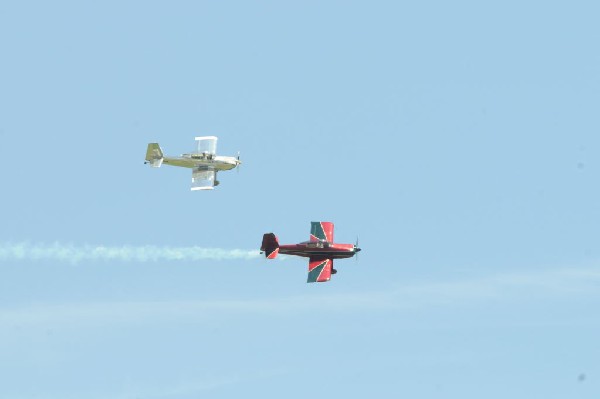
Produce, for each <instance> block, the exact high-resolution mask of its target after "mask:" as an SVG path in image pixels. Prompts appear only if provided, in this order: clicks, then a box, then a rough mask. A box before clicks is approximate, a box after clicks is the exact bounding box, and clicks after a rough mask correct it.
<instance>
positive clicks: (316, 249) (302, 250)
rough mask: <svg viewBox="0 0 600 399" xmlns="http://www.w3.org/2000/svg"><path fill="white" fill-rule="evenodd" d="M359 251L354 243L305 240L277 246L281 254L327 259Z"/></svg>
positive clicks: (345, 256) (343, 256)
mask: <svg viewBox="0 0 600 399" xmlns="http://www.w3.org/2000/svg"><path fill="white" fill-rule="evenodd" d="M359 251H360V248H357V247H356V245H354V244H334V243H330V242H321V241H305V242H301V243H298V244H283V245H280V246H279V253H280V254H282V255H296V256H304V257H306V258H310V257H323V258H329V259H342V258H351V257H353V256H354V254H356V253H357V252H359Z"/></svg>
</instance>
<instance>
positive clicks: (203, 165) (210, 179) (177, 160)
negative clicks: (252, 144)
mask: <svg viewBox="0 0 600 399" xmlns="http://www.w3.org/2000/svg"><path fill="white" fill-rule="evenodd" d="M196 141H197V142H198V151H196V152H192V153H190V154H181V156H179V157H165V156H164V154H163V152H162V149H161V148H160V146H159V145H158V143H150V144H148V149H147V150H146V162H144V163H147V164H150V166H152V167H153V168H160V166H161V165H162V164H163V163H164V164H166V165H173V166H181V167H183V168H191V169H192V190H212V189H213V188H214V187H215V186H218V185H219V181H218V180H217V172H218V171H220V170H230V169H233V168H235V167H236V166H238V165H239V164H241V163H242V162H241V161H240V155H239V154H238V156H237V157H224V156H217V155H216V152H217V137H216V136H204V137H196Z"/></svg>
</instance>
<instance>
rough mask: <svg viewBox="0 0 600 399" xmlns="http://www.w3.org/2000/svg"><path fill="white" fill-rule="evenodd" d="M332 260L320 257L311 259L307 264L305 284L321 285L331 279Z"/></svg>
mask: <svg viewBox="0 0 600 399" xmlns="http://www.w3.org/2000/svg"><path fill="white" fill-rule="evenodd" d="M331 269H333V259H329V258H322V257H311V258H310V260H309V262H308V280H306V282H307V283H323V282H325V281H329V279H330V278H331Z"/></svg>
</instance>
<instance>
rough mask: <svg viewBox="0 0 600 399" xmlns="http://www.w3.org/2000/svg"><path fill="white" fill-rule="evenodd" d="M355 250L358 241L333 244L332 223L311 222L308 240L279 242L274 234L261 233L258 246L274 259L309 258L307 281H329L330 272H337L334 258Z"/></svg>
mask: <svg viewBox="0 0 600 399" xmlns="http://www.w3.org/2000/svg"><path fill="white" fill-rule="evenodd" d="M358 252H360V248H359V247H358V240H356V244H334V243H333V223H331V222H310V239H309V240H308V241H303V242H301V243H298V244H291V245H280V244H279V240H278V239H277V236H276V235H275V234H273V233H267V234H264V235H263V240H262V245H261V247H260V253H261V254H262V253H264V254H265V257H266V258H267V259H275V258H276V257H277V254H282V255H296V256H304V257H306V258H309V260H308V280H307V281H306V282H307V283H322V282H326V281H329V280H330V279H331V275H332V274H336V273H337V270H335V269H334V268H333V260H334V259H341V258H351V257H353V256H354V255H356V254H357V253H358Z"/></svg>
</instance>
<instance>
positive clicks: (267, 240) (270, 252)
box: [260, 233, 279, 259]
mask: <svg viewBox="0 0 600 399" xmlns="http://www.w3.org/2000/svg"><path fill="white" fill-rule="evenodd" d="M260 251H261V252H264V253H265V256H266V257H267V258H268V259H275V258H276V257H277V254H278V253H279V241H278V240H277V236H276V235H275V234H273V233H267V234H264V235H263V240H262V245H261V246H260Z"/></svg>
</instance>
